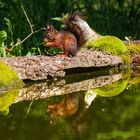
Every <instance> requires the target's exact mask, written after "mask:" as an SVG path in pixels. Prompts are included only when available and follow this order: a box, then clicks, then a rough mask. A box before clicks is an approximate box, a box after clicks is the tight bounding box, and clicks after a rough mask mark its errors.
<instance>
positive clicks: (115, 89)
mask: <svg viewBox="0 0 140 140" xmlns="http://www.w3.org/2000/svg"><path fill="white" fill-rule="evenodd" d="M127 83H128V81H127V80H122V79H121V80H119V81H116V82H114V83H112V84H110V85H106V86H103V87H100V88H97V89H93V91H94V92H96V93H97V95H100V96H104V97H111V96H117V95H119V94H120V93H121V92H123V91H124V89H125V88H126V85H127Z"/></svg>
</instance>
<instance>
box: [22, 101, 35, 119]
mask: <svg viewBox="0 0 140 140" xmlns="http://www.w3.org/2000/svg"><path fill="white" fill-rule="evenodd" d="M32 104H33V100H32V101H31V102H30V104H29V107H28V109H27V112H26V114H25V117H24V119H26V118H27V115H28V114H29V112H30V110H31V106H32Z"/></svg>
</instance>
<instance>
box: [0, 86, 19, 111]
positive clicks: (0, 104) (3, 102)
mask: <svg viewBox="0 0 140 140" xmlns="http://www.w3.org/2000/svg"><path fill="white" fill-rule="evenodd" d="M18 93H19V89H12V90H9V91H6V92H0V111H6V110H7V109H8V108H9V106H10V105H11V104H12V103H13V102H14V101H15V99H16V97H17V95H18Z"/></svg>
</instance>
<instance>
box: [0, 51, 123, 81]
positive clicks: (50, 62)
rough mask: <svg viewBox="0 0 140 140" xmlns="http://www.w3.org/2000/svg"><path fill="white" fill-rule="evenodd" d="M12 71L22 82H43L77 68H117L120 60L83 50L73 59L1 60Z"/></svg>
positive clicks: (46, 57) (15, 58)
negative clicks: (28, 80) (27, 80)
mask: <svg viewBox="0 0 140 140" xmlns="http://www.w3.org/2000/svg"><path fill="white" fill-rule="evenodd" d="M0 60H1V61H3V62H5V63H6V64H7V65H9V66H10V67H11V68H12V69H14V70H15V71H16V72H17V74H18V76H19V78H20V79H22V80H26V79H30V80H43V79H47V78H48V77H58V76H59V77H64V76H65V74H66V73H67V72H69V71H70V70H76V69H77V68H80V69H83V68H91V67H92V68H93V67H94V68H98V67H100V68H102V67H107V66H111V67H113V66H118V65H119V64H121V63H122V60H121V58H120V57H118V56H112V55H110V54H109V53H105V52H97V51H91V50H83V51H80V52H79V53H78V55H77V56H75V57H72V58H70V57H58V56H31V57H27V56H23V57H13V58H8V57H7V58H1V59H0Z"/></svg>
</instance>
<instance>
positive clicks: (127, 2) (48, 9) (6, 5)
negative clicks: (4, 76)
mask: <svg viewBox="0 0 140 140" xmlns="http://www.w3.org/2000/svg"><path fill="white" fill-rule="evenodd" d="M20 5H23V6H24V8H25V11H26V12H27V14H28V16H29V18H30V21H31V23H32V24H34V28H35V29H40V28H42V27H44V26H45V25H46V24H47V23H48V22H53V21H51V20H50V18H52V17H56V16H61V15H62V13H68V12H71V11H73V10H79V11H81V12H82V13H83V14H84V15H85V16H86V17H87V21H88V23H89V24H90V26H91V27H92V28H94V29H95V30H96V31H97V32H99V33H100V34H102V35H107V34H108V35H114V36H117V37H119V38H121V39H123V40H124V37H125V36H132V37H133V38H134V39H139V38H140V29H139V25H140V0H67V1H65V0H61V1H58V0H28V1H27V0H26V1H25V0H1V1H0V30H5V31H6V32H7V34H8V40H7V42H6V44H10V43H11V41H14V43H16V40H17V39H19V38H20V39H21V40H22V39H23V38H25V37H26V36H27V35H28V34H29V33H30V27H29V25H28V22H27V20H26V18H25V15H24V13H23V11H22V9H21V7H20ZM4 17H6V18H7V19H9V20H10V22H11V25H12V26H11V28H12V31H13V39H12V38H11V33H10V31H9V30H8V27H7V25H6V24H5V20H4ZM54 24H55V26H56V27H57V28H59V27H60V26H59V23H56V22H55V23H54ZM42 40H43V31H42V32H39V33H37V34H35V35H33V36H32V37H31V38H30V39H28V40H27V41H26V42H25V43H23V44H22V45H20V46H18V47H16V48H15V49H14V51H13V54H14V55H30V54H31V55H32V54H42V53H44V47H43V45H42ZM7 47H8V45H7Z"/></svg>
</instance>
